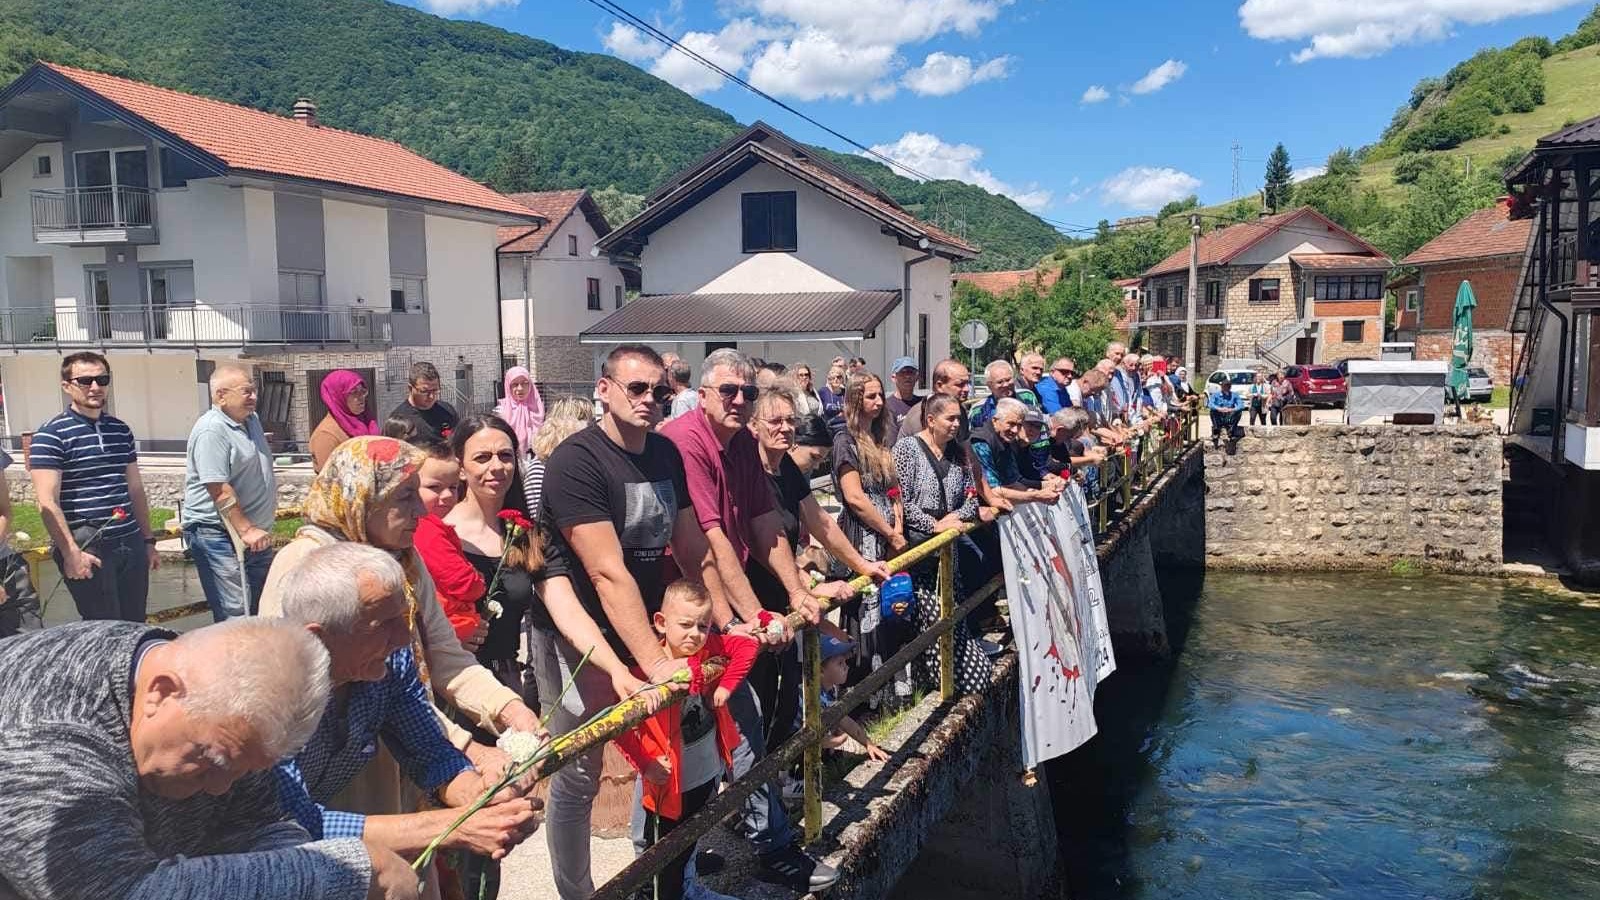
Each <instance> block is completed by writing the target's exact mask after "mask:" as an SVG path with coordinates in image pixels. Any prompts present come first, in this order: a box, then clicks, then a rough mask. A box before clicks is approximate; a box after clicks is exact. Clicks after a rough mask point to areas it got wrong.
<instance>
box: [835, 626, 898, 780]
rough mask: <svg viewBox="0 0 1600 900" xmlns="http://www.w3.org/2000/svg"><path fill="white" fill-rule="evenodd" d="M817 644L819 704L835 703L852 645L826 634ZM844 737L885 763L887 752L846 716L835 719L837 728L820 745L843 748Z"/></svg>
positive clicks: (847, 665)
mask: <svg viewBox="0 0 1600 900" xmlns="http://www.w3.org/2000/svg"><path fill="white" fill-rule="evenodd" d="M821 643H822V705H823V707H824V708H826V707H829V706H832V705H834V704H835V703H837V702H838V698H839V689H840V688H842V687H844V683H845V681H846V680H848V679H849V677H850V661H849V656H850V653H851V651H853V650H854V649H855V645H853V644H851V643H850V642H849V641H841V640H839V639H838V638H836V637H833V636H832V635H828V634H824V635H822V636H821ZM847 736H848V737H849V738H850V739H852V740H854V741H855V742H856V743H858V744H860V745H861V746H863V747H865V748H867V759H871V760H876V761H878V762H886V761H887V760H888V759H889V754H888V753H886V752H885V751H884V749H883V748H882V747H879V746H878V745H877V744H876V743H874V742H873V740H872V738H871V736H869V735H868V734H867V730H866V729H865V728H862V727H861V724H860V723H859V722H857V721H856V720H855V719H852V718H850V717H849V716H845V717H844V718H843V719H840V720H839V725H838V727H837V728H836V729H835V730H834V731H833V732H831V733H830V734H829V735H828V736H827V737H826V738H824V739H823V742H822V746H824V747H826V748H827V749H829V750H840V749H842V748H843V747H844V745H845V738H846V737H847Z"/></svg>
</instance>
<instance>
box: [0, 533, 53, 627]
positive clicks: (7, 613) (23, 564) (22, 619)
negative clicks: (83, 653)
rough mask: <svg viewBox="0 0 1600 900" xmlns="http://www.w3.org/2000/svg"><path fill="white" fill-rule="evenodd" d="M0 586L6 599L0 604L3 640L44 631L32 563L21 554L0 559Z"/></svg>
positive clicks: (0, 624) (0, 625) (13, 554)
mask: <svg viewBox="0 0 1600 900" xmlns="http://www.w3.org/2000/svg"><path fill="white" fill-rule="evenodd" d="M0 585H3V586H4V587H5V589H6V599H5V600H4V601H3V602H0V637H10V636H12V635H14V634H20V633H22V632H24V631H38V630H39V629H41V628H43V627H44V623H43V622H41V621H40V619H39V592H38V591H37V590H35V589H34V587H33V582H32V581H31V580H29V578H28V563H27V561H26V560H24V559H23V558H22V556H21V555H20V554H17V553H11V554H9V555H7V556H5V557H3V558H0Z"/></svg>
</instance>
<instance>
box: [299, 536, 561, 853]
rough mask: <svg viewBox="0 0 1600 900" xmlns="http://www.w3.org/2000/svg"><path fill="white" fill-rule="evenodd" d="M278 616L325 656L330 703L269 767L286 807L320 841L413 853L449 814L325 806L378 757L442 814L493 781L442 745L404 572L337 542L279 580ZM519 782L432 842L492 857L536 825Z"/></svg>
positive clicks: (387, 559)
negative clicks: (305, 738) (385, 757)
mask: <svg viewBox="0 0 1600 900" xmlns="http://www.w3.org/2000/svg"><path fill="white" fill-rule="evenodd" d="M281 590H282V598H283V619H284V620H286V621H288V622H290V623H293V624H295V625H298V626H299V627H301V628H303V629H305V630H306V631H307V632H309V633H311V634H314V635H316V636H317V637H318V638H320V639H321V640H322V643H323V645H324V646H326V647H327V649H328V657H329V663H328V669H329V673H330V678H331V680H332V683H333V697H332V698H331V699H330V700H328V702H327V710H326V712H325V713H324V714H323V716H322V721H321V723H320V724H318V725H317V729H316V732H315V733H314V734H312V735H311V737H310V741H309V742H308V743H307V744H306V745H305V747H304V748H303V749H302V750H300V751H299V752H298V753H296V754H295V755H294V756H292V757H290V758H288V759H285V760H283V761H282V762H279V763H278V766H277V768H276V769H275V770H274V775H275V776H276V778H277V784H278V794H279V797H280V798H281V799H282V801H283V804H284V806H285V807H286V808H288V810H289V811H290V812H291V813H292V814H293V815H294V816H295V818H296V819H298V820H299V822H300V824H301V825H303V826H305V828H306V830H307V831H309V832H310V833H311V834H312V836H314V837H317V838H332V837H359V838H361V839H363V840H365V841H367V842H369V843H371V844H373V845H376V846H379V847H383V848H385V849H387V850H392V851H394V852H396V853H401V854H405V855H407V856H414V855H415V854H417V853H420V852H421V851H422V850H423V848H425V847H426V846H427V845H428V843H429V842H430V841H432V840H433V839H434V838H435V837H437V836H438V835H440V834H443V833H444V831H445V829H447V828H448V827H449V826H450V823H452V822H454V821H455V819H456V816H457V815H459V813H458V810H457V809H450V808H447V809H440V810H429V811H426V812H416V813H408V814H404V815H387V816H364V815H360V814H357V813H351V812H341V811H337V810H332V809H328V808H327V806H326V804H327V803H328V802H329V801H330V800H332V799H333V796H334V795H335V794H337V793H339V792H340V791H341V790H343V789H344V788H345V786H346V785H348V784H349V783H350V782H351V781H352V780H353V779H354V778H355V776H356V775H357V773H359V772H360V771H361V769H362V768H363V767H365V766H366V764H367V763H368V761H370V760H371V759H372V758H373V757H374V756H375V755H377V752H378V740H379V739H380V738H381V739H382V740H383V743H384V745H385V746H386V747H387V748H388V749H389V752H390V753H392V754H393V755H394V757H395V759H396V760H397V761H398V762H399V763H400V769H401V771H402V772H404V773H405V775H406V776H407V777H408V778H409V779H410V780H411V781H412V782H413V783H414V784H415V785H416V786H417V787H418V788H420V789H421V790H422V791H423V792H424V793H426V794H430V795H432V796H434V797H435V798H436V799H438V800H439V802H441V803H442V804H443V805H444V806H446V807H457V808H459V807H465V806H469V805H471V804H472V803H473V802H474V801H476V800H477V799H478V797H479V796H480V795H482V793H483V792H484V791H485V790H487V789H488V788H489V787H491V786H492V785H493V781H492V780H491V779H489V778H486V777H484V776H483V775H481V774H480V773H479V772H478V771H477V770H475V769H474V768H473V767H472V763H471V762H469V761H468V760H467V757H466V756H465V755H463V754H462V752H461V751H460V750H457V749H456V748H455V746H454V745H452V744H451V743H450V742H449V740H447V739H446V738H445V735H444V731H443V730H442V729H441V728H440V727H439V723H438V721H437V720H436V719H435V718H434V714H433V708H432V706H431V705H430V704H429V702H428V695H427V692H426V691H425V690H424V689H423V687H422V682H421V680H420V677H419V675H418V673H417V662H416V659H415V657H413V656H412V652H411V629H410V626H409V625H408V624H407V619H406V609H407V601H406V595H405V572H404V571H403V570H402V569H401V568H400V563H399V562H397V561H396V560H395V558H394V557H393V556H390V555H389V554H388V553H385V552H384V551H382V550H379V549H378V548H376V547H370V546H368V545H366V544H357V543H353V542H348V541H341V542H339V543H336V544H330V545H328V546H325V547H318V548H317V549H315V550H312V551H311V552H310V553H309V554H307V555H306V557H305V560H304V561H303V562H302V563H301V564H300V565H299V566H298V567H296V568H295V569H293V570H292V571H290V572H289V573H288V574H287V575H286V576H285V577H284V580H283V584H282V588H281ZM527 786H528V785H521V786H516V787H515V788H508V789H507V793H506V796H503V797H501V798H499V799H498V800H497V801H496V802H494V803H491V804H489V805H488V806H485V807H484V808H483V809H481V810H479V811H478V812H476V813H474V814H473V815H472V817H471V818H469V819H468V820H467V821H466V823H464V824H463V825H462V827H461V828H459V829H458V830H457V831H456V832H455V833H453V834H452V835H451V836H450V837H449V838H447V839H446V840H445V841H444V843H443V844H441V845H440V846H441V847H442V848H443V849H446V850H466V851H469V852H472V853H477V854H481V855H483V856H492V857H494V858H496V859H498V858H500V857H502V856H504V855H505V854H506V853H508V852H509V851H510V850H511V848H512V847H515V846H516V845H517V844H519V843H521V842H522V840H523V839H524V838H526V837H527V836H528V835H530V834H532V833H533V831H534V829H535V828H537V827H538V821H537V819H536V818H535V815H534V813H535V810H536V808H537V807H536V806H535V802H536V801H532V800H529V799H527V798H526V797H524V796H522V795H523V794H524V793H525V790H526V787H527Z"/></svg>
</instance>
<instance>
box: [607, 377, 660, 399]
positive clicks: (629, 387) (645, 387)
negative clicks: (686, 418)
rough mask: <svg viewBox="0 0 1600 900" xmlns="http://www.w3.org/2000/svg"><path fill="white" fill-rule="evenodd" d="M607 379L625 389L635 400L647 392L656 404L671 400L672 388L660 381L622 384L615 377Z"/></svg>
mask: <svg viewBox="0 0 1600 900" xmlns="http://www.w3.org/2000/svg"><path fill="white" fill-rule="evenodd" d="M608 380H609V381H610V382H611V383H612V384H614V385H616V386H617V387H620V388H622V389H623V390H625V391H627V392H628V396H629V397H631V398H633V399H635V400H637V399H638V398H640V397H643V396H644V395H645V394H649V395H650V399H651V400H653V401H655V402H656V403H657V404H666V403H670V402H672V388H670V387H668V386H667V385H665V384H662V383H660V382H657V383H655V384H651V383H650V382H648V381H630V382H628V383H627V384H623V383H622V382H620V381H618V380H616V379H615V378H609V379H608Z"/></svg>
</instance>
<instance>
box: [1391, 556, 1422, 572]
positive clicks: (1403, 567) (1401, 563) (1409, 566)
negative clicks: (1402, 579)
mask: <svg viewBox="0 0 1600 900" xmlns="http://www.w3.org/2000/svg"><path fill="white" fill-rule="evenodd" d="M1422 571H1423V570H1422V566H1420V565H1418V564H1417V563H1414V562H1412V561H1411V560H1409V559H1397V560H1395V562H1394V565H1392V566H1390V567H1389V574H1391V575H1421V574H1422Z"/></svg>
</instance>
